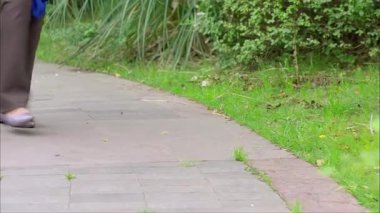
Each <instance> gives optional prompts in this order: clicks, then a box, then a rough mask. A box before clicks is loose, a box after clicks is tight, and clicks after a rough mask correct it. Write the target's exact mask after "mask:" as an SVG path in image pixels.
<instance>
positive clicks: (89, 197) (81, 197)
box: [70, 193, 145, 204]
mask: <svg viewBox="0 0 380 213" xmlns="http://www.w3.org/2000/svg"><path fill="white" fill-rule="evenodd" d="M144 200H145V197H144V194H143V193H129V194H127V193H124V194H121V193H102V194H95V193H93V194H72V195H71V196H70V204H74V203H135V202H144Z"/></svg>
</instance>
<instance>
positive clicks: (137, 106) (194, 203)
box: [0, 63, 365, 212]
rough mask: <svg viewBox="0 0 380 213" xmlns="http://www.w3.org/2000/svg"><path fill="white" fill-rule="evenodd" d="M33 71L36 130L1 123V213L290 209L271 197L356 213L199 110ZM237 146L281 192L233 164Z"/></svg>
mask: <svg viewBox="0 0 380 213" xmlns="http://www.w3.org/2000/svg"><path fill="white" fill-rule="evenodd" d="M36 70H37V71H36V72H35V75H34V79H33V96H32V97H33V98H32V100H31V108H32V111H33V113H34V115H35V116H36V118H37V119H36V120H37V127H36V129H30V130H26V129H12V128H9V127H5V126H1V138H0V139H1V176H2V179H1V212H289V210H288V208H287V205H286V204H285V202H284V201H283V200H282V199H281V198H280V196H281V197H282V198H284V199H285V200H286V201H287V202H288V203H289V204H291V203H294V202H295V201H299V202H300V203H301V204H302V206H303V209H304V210H305V211H314V212H315V211H319V212H322V211H324V212H328V211H330V212H333V211H335V212H337V211H346V212H362V211H365V210H364V209H362V208H361V207H360V206H359V205H357V203H356V201H355V199H353V198H352V197H351V196H350V195H348V194H347V193H345V192H344V191H343V190H341V189H339V188H338V185H336V184H335V183H334V182H332V181H331V180H330V179H328V178H326V177H323V176H321V175H320V174H319V173H318V172H317V170H316V169H315V168H314V167H312V166H310V165H309V164H306V163H304V162H303V161H301V160H298V159H296V158H295V157H294V156H292V155H290V154H289V153H287V152H286V151H284V150H281V149H279V148H277V147H276V146H274V145H272V144H270V143H268V142H267V141H265V140H264V139H262V138H260V137H259V136H257V135H255V134H254V133H252V132H250V131H249V130H247V129H246V128H243V127H241V126H239V125H237V124H235V123H234V122H232V121H228V120H225V119H224V118H223V117H220V116H217V115H214V114H212V113H211V112H209V111H207V110H206V109H205V108H204V107H202V106H200V105H198V104H194V103H192V102H190V101H187V100H185V99H182V98H178V97H174V96H172V95H169V94H166V93H163V92H160V91H158V90H155V89H152V88H149V87H146V86H143V85H139V84H136V83H133V82H129V81H126V80H122V79H118V78H115V77H111V76H104V75H101V74H95V73H88V72H78V71H75V70H71V71H70V70H69V69H67V68H59V67H58V66H56V65H48V64H42V63H39V64H38V65H37V67H36ZM239 146H243V147H244V148H245V149H246V150H247V151H248V152H249V157H250V159H251V160H252V165H254V166H255V167H257V168H258V169H260V170H262V171H265V172H266V173H268V174H269V176H270V177H271V178H272V182H273V185H274V187H275V188H276V189H277V190H278V193H279V194H280V195H278V194H277V193H275V192H273V190H272V189H271V188H270V187H269V186H267V185H266V184H265V183H263V182H261V181H259V180H258V179H257V178H256V177H255V176H253V175H251V174H250V173H249V172H247V171H245V167H244V166H243V165H242V164H241V163H239V162H235V161H234V160H233V159H232V152H233V150H234V148H236V147H239ZM71 176H75V178H73V179H71ZM69 179H71V180H69Z"/></svg>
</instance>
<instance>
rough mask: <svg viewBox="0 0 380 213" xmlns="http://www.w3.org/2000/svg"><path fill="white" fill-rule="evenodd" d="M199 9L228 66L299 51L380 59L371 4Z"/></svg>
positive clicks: (324, 1)
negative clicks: (204, 15)
mask: <svg viewBox="0 0 380 213" xmlns="http://www.w3.org/2000/svg"><path fill="white" fill-rule="evenodd" d="M201 10H204V11H205V14H206V18H205V20H206V21H205V28H204V32H205V33H206V34H208V35H210V36H211V37H212V38H213V39H214V41H215V43H214V44H215V49H216V50H217V52H218V54H219V55H220V56H221V57H222V63H224V64H226V65H236V64H243V65H248V66H251V65H256V64H257V63H259V62H262V61H265V60H268V59H269V60H273V59H276V58H279V57H282V56H290V55H292V54H293V53H294V51H295V50H296V49H297V50H298V52H299V53H298V55H301V57H303V56H305V55H307V54H309V53H314V54H317V55H323V56H324V57H329V59H330V60H331V61H332V62H338V63H343V64H347V63H348V64H353V63H363V62H366V61H376V60H377V61H379V59H380V58H379V56H380V49H379V48H380V9H379V8H377V9H376V7H375V4H374V1H372V0H346V1H336V0H316V1H311V0H303V1H300V0H275V1H266V0H239V1H236V0H205V1H201Z"/></svg>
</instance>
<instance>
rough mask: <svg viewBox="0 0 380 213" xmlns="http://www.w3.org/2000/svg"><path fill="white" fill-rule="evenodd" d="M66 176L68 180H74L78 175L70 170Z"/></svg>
mask: <svg viewBox="0 0 380 213" xmlns="http://www.w3.org/2000/svg"><path fill="white" fill-rule="evenodd" d="M65 178H66V180H68V181H72V180H74V179H76V178H77V177H76V176H75V174H73V173H70V172H68V173H66V174H65Z"/></svg>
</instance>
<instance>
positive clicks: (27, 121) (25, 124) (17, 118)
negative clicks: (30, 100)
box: [0, 108, 35, 128]
mask: <svg viewBox="0 0 380 213" xmlns="http://www.w3.org/2000/svg"><path fill="white" fill-rule="evenodd" d="M0 122H2V123H4V124H6V125H9V126H12V127H19V128H33V127H34V126H35V124H34V118H33V116H32V115H31V114H30V112H29V110H27V109H25V108H17V109H14V110H12V111H10V112H7V113H5V114H1V115H0Z"/></svg>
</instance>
